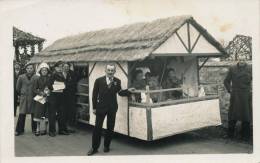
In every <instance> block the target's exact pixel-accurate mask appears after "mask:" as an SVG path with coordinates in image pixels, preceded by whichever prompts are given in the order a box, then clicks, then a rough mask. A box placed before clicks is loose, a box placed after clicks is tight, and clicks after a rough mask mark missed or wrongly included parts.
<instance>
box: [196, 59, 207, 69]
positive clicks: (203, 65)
mask: <svg viewBox="0 0 260 163" xmlns="http://www.w3.org/2000/svg"><path fill="white" fill-rule="evenodd" d="M208 60H209V57H207V58H206V59H205V61H204V62H203V63H202V65H200V66H199V70H200V69H201V68H202V67H203V66H204V65H205V63H206V62H207V61H208ZM199 70H198V71H199Z"/></svg>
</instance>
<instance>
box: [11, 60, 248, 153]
mask: <svg viewBox="0 0 260 163" xmlns="http://www.w3.org/2000/svg"><path fill="white" fill-rule="evenodd" d="M25 69H26V73H24V74H21V73H20V71H19V65H15V66H14V79H15V82H14V84H15V87H16V90H15V98H14V99H15V100H17V99H18V96H19V101H20V104H19V117H18V120H17V125H16V132H15V135H16V136H18V135H21V134H23V132H24V125H25V118H26V114H31V117H32V118H31V119H32V122H31V124H32V131H33V133H35V135H36V136H39V135H41V134H46V133H47V130H46V128H47V126H49V136H51V137H54V136H56V119H57V120H58V134H61V135H69V134H70V133H71V132H73V130H69V129H68V122H69V121H70V120H71V119H72V118H75V112H76V111H75V101H76V97H75V92H76V89H77V88H76V87H77V84H76V80H75V79H76V77H75V75H74V74H73V72H72V71H71V70H70V64H69V63H65V62H61V61H59V62H57V63H56V64H54V67H53V70H51V69H50V67H49V65H48V64H47V63H42V64H41V65H40V66H39V68H38V70H39V76H37V75H36V74H35V71H34V65H33V64H27V65H26V66H25ZM115 73H116V66H115V64H113V63H108V64H106V66H105V75H104V76H102V77H99V78H97V79H96V80H95V82H94V88H93V92H92V104H93V113H94V114H95V115H96V120H95V127H94V131H93V135H92V146H91V148H90V150H89V152H88V153H87V155H93V154H95V153H97V152H98V148H99V146H100V143H101V135H102V126H103V122H104V119H105V118H106V119H107V130H106V132H105V139H104V152H109V150H110V144H111V140H112V137H113V132H114V127H115V120H116V113H117V110H118V103H117V94H118V95H120V96H128V97H129V96H131V95H133V94H134V92H135V90H136V89H138V90H142V89H145V87H146V86H147V85H149V86H152V84H151V82H152V81H153V79H152V78H153V76H152V75H151V73H150V72H148V73H146V74H145V75H144V74H143V71H142V70H137V71H136V72H135V76H134V78H133V81H132V88H128V89H124V90H123V89H122V88H121V81H120V79H118V78H116V77H115V76H114V74H115ZM144 76H145V78H144ZM16 80H17V81H16ZM84 80H85V79H84ZM156 80H157V81H158V78H157V79H156ZM251 81H252V72H251V69H250V68H248V66H247V64H246V63H244V62H239V63H238V64H237V65H236V66H234V67H231V68H230V70H229V72H228V74H227V76H226V78H225V81H224V85H225V87H226V89H227V91H228V92H229V93H230V94H231V99H230V109H229V130H228V135H229V136H230V137H233V136H234V131H235V125H236V122H237V121H242V135H243V136H245V137H248V136H249V133H250V123H251V121H252V101H251V100H252V96H251V95H252V92H251ZM55 83H56V84H57V83H59V84H60V83H64V86H62V84H60V85H59V86H57V85H55ZM181 85H182V80H181V79H178V78H177V75H176V72H175V70H174V69H168V70H167V71H166V77H165V78H164V79H163V80H162V88H163V89H167V88H178V87H180V86H181ZM57 87H59V89H57ZM135 95H136V94H135ZM36 96H38V97H42V99H41V100H39V99H38V100H35V97H36ZM165 96H166V97H167V99H168V98H169V99H171V98H174V99H176V98H180V96H182V92H180V91H178V92H175V91H174V92H170V93H169V94H166V95H165ZM140 98H141V97H140V96H139V95H138V94H137V96H136V99H137V100H141V99H140ZM16 106H17V101H15V107H16ZM15 114H16V108H15ZM47 119H48V120H47ZM41 123H43V124H44V125H45V130H44V131H43V132H40V126H41ZM48 124H49V125H48Z"/></svg>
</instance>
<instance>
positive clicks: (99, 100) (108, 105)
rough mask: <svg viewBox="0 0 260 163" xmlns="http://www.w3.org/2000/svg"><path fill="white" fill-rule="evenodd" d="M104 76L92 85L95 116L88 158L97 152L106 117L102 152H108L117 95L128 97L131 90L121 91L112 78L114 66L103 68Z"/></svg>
mask: <svg viewBox="0 0 260 163" xmlns="http://www.w3.org/2000/svg"><path fill="white" fill-rule="evenodd" d="M105 72H106V75H105V76H103V77H100V78H98V79H96V81H95V83H94V89H93V96H92V103H93V112H94V114H95V115H96V122H95V128H94V131H93V135H92V148H91V149H90V151H89V152H88V153H87V154H88V155H89V156H90V155H93V154H95V153H97V152H98V148H99V146H100V141H101V132H102V126H103V121H104V119H105V117H106V116H107V130H106V132H105V140H104V152H109V147H110V143H111V139H112V134H113V132H114V126H115V119H116V112H117V109H118V104H117V93H118V94H119V95H120V96H129V95H130V94H131V92H132V91H134V89H133V88H129V89H126V90H122V89H121V81H120V80H119V79H118V78H116V77H114V74H115V72H116V66H115V64H113V63H109V64H107V65H106V68H105Z"/></svg>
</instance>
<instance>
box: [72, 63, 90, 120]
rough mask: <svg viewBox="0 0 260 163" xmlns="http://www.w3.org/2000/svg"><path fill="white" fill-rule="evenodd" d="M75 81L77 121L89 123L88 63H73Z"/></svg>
mask: <svg viewBox="0 0 260 163" xmlns="http://www.w3.org/2000/svg"><path fill="white" fill-rule="evenodd" d="M74 72H75V77H76V81H77V91H76V119H77V122H81V123H86V124H88V123H89V119H90V116H89V115H90V113H89V68H88V65H74Z"/></svg>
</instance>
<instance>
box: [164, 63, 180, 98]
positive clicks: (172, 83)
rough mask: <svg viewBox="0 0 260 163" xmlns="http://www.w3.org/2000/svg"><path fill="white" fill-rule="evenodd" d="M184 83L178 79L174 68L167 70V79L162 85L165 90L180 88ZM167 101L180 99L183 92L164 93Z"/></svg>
mask: <svg viewBox="0 0 260 163" xmlns="http://www.w3.org/2000/svg"><path fill="white" fill-rule="evenodd" d="M181 84H182V81H181V80H180V79H178V78H177V76H176V71H175V69H173V68H170V69H168V70H167V73H166V78H165V80H164V81H163V83H162V87H163V89H169V88H179V87H181ZM164 96H165V99H166V100H168V99H179V98H181V96H182V91H179V90H175V91H167V92H165V93H164Z"/></svg>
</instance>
